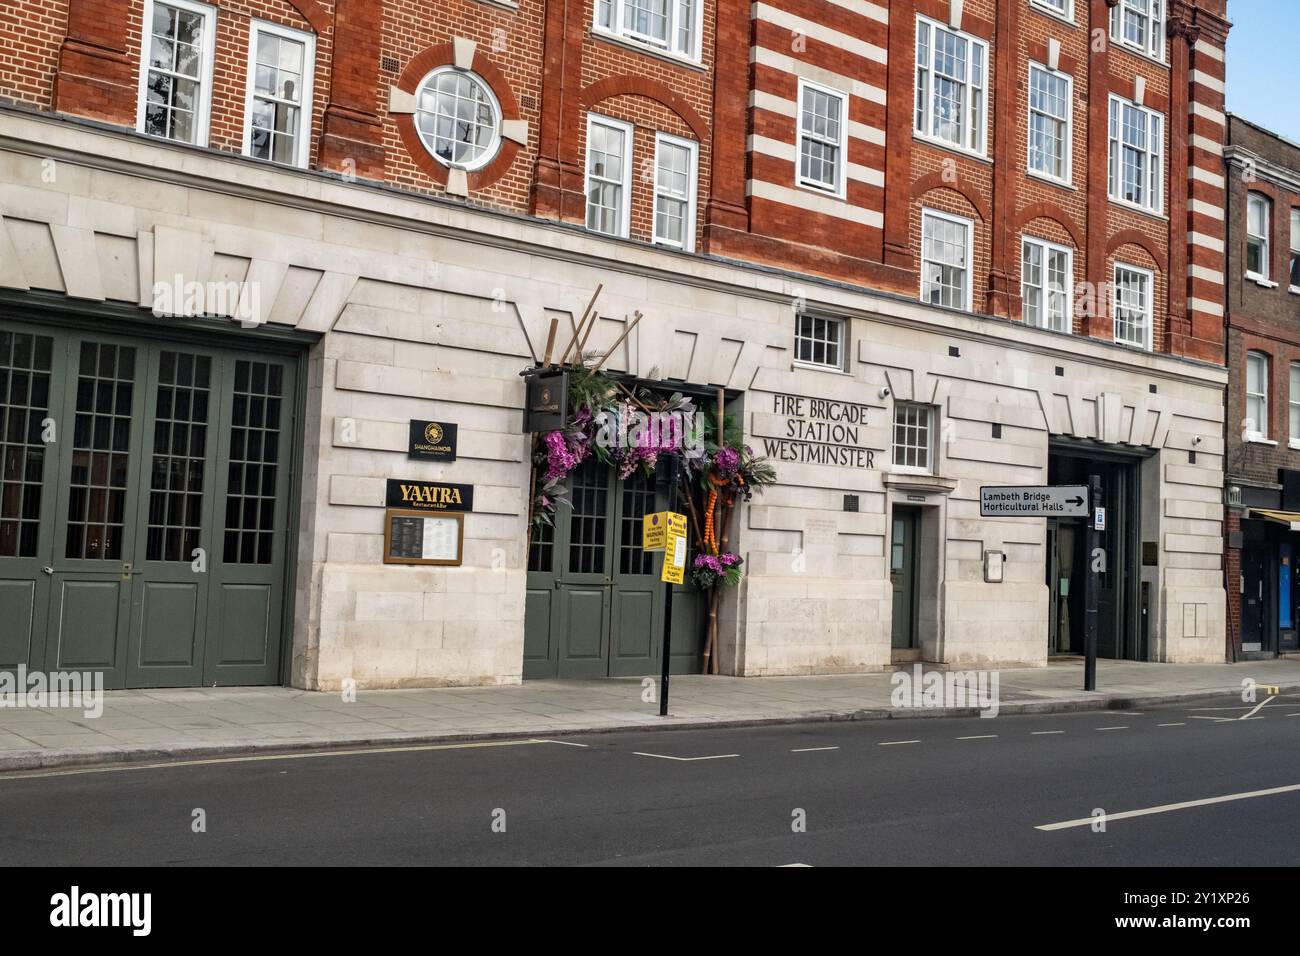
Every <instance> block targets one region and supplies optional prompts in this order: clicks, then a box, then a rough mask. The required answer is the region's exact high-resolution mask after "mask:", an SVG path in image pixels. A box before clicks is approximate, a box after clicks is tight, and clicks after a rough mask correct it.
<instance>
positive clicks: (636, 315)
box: [596, 312, 643, 371]
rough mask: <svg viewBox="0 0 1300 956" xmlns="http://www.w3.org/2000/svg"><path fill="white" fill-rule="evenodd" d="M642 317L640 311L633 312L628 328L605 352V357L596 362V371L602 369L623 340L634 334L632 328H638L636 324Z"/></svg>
mask: <svg viewBox="0 0 1300 956" xmlns="http://www.w3.org/2000/svg"><path fill="white" fill-rule="evenodd" d="M642 318H643V316H642V315H641V313H640V312H634V313H632V321H631V322H629V323H628V325H627V328H625V329H624V330H623V334H622V335H620V336H619V337H618V341H617V342H615V343H614V344H613V345H611V346H610V347H609V351H607V352H606V353H605V357H604V358H602V359H601V360H600V361H599V362H598V363H597V364H596V371H600V367H601V366H602V365H604V364H605V362H606V361H607V360H608V359H609V357H610V356H611V355H613V354H614V351H615V350H616V349H617V348H618V347H619V346H620V345H622V344H623V340H624V339H625V338H627V337H628V336H629V335H631V334H632V330H633V329H635V328H636V324H637V323H638V322H640V321H641V319H642Z"/></svg>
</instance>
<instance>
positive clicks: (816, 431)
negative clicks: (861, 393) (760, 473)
mask: <svg viewBox="0 0 1300 956" xmlns="http://www.w3.org/2000/svg"><path fill="white" fill-rule="evenodd" d="M772 411H773V412H774V413H775V414H776V415H777V416H778V417H779V418H783V419H784V420H785V421H784V424H783V425H780V426H778V430H779V431H780V432H781V434H779V435H773V436H758V437H760V438H761V439H762V442H763V453H764V454H765V455H767V457H768V458H771V459H772V460H773V461H790V462H798V463H800V464H807V465H836V466H839V467H841V468H875V467H876V452H875V449H872V448H866V447H863V445H862V434H861V433H862V430H863V429H865V428H866V427H867V414H868V412H869V411H870V409H869V408H868V406H866V405H858V404H856V403H854V402H840V401H836V400H834V399H830V398H809V397H807V396H804V395H786V394H776V395H773V396H772Z"/></svg>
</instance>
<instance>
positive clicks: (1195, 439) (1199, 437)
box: [1192, 435, 1204, 445]
mask: <svg viewBox="0 0 1300 956" xmlns="http://www.w3.org/2000/svg"><path fill="white" fill-rule="evenodd" d="M1202 441H1204V439H1203V438H1201V436H1200V435H1197V436H1196V437H1195V438H1193V439H1192V444H1193V445H1199V444H1200V443H1201V442H1202Z"/></svg>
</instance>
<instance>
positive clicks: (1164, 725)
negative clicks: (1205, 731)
mask: <svg viewBox="0 0 1300 956" xmlns="http://www.w3.org/2000/svg"><path fill="white" fill-rule="evenodd" d="M1156 726H1157V727H1186V726H1187V721H1183V722H1182V723H1181V724H1156Z"/></svg>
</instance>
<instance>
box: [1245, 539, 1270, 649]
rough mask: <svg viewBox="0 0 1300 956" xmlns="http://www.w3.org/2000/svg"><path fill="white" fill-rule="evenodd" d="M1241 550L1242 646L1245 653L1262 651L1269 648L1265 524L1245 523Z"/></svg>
mask: <svg viewBox="0 0 1300 956" xmlns="http://www.w3.org/2000/svg"><path fill="white" fill-rule="evenodd" d="M1242 530H1243V541H1242V543H1243V547H1242V549H1241V581H1242V591H1241V645H1242V650H1246V651H1262V650H1267V649H1268V645H1269V639H1268V631H1269V630H1270V628H1269V627H1268V622H1269V614H1268V608H1269V604H1270V601H1269V594H1270V590H1269V586H1268V580H1269V565H1270V564H1271V563H1272V559H1271V557H1270V555H1269V547H1268V538H1267V535H1266V534H1265V532H1264V525H1263V522H1259V521H1247V522H1243V529H1242Z"/></svg>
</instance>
